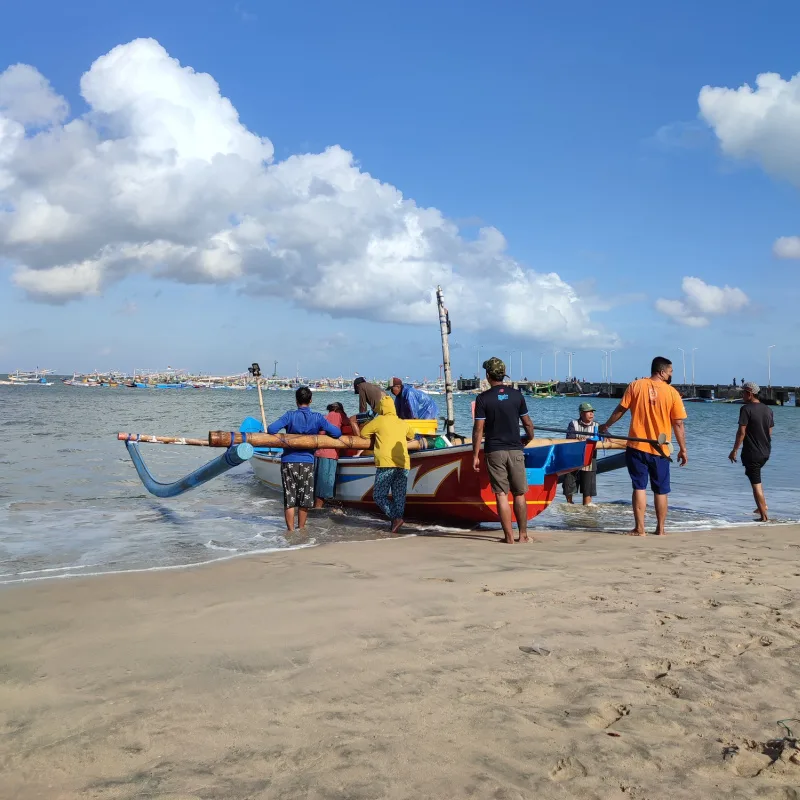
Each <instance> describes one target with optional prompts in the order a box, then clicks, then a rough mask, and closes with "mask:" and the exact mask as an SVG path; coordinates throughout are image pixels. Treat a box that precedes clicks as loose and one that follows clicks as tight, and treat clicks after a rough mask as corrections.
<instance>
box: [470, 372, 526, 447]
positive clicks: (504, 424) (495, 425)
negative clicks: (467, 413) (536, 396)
mask: <svg viewBox="0 0 800 800" xmlns="http://www.w3.org/2000/svg"><path fill="white" fill-rule="evenodd" d="M527 413H528V407H527V405H526V403H525V398H524V397H523V396H522V392H520V391H519V389H515V388H514V387H512V386H506V385H502V384H501V385H498V386H493V387H492V388H491V389H488V390H487V391H485V392H482V393H481V394H479V395H478V399H477V401H476V402H475V419H476V420H481V419H482V420H485V427H484V437H485V441H484V447H483V449H484V452H486V453H491V452H493V451H495V450H522V449H523V448H522V441H521V440H520V435H519V421H520V418H521V417H523V416H525V415H527Z"/></svg>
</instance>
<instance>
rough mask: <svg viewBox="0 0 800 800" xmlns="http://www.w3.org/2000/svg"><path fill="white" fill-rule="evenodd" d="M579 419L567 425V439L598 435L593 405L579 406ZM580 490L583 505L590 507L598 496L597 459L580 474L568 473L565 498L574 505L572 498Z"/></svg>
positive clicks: (582, 404)
mask: <svg viewBox="0 0 800 800" xmlns="http://www.w3.org/2000/svg"><path fill="white" fill-rule="evenodd" d="M578 413H579V417H578V419H571V420H570V421H569V425H567V439H578V438H581V439H584V440H585V439H586V437H588V436H596V435H597V423H596V422H595V421H594V407H593V406H592V404H591V403H581V404H580V405H579V406H578ZM578 490H580V493H581V494H582V495H583V504H584V505H585V506H590V505H591V504H592V498H593V497H595V496H596V495H597V459H596V458H593V459H592V463H591V464H589V466H588V467H583V468H582V469H581V470H580V471H578V472H568V473H567V474H566V475H565V476H564V497H566V499H567V502H568V503H569V504H570V505H571V504H572V496H573V495H574V494H575V492H577V491H578Z"/></svg>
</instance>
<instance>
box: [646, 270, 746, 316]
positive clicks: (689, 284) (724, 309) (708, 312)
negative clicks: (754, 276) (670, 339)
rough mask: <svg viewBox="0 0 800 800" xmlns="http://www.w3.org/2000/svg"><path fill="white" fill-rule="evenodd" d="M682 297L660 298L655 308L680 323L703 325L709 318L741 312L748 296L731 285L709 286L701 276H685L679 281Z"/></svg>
mask: <svg viewBox="0 0 800 800" xmlns="http://www.w3.org/2000/svg"><path fill="white" fill-rule="evenodd" d="M681 289H682V290H683V297H682V298H681V299H680V300H668V299H665V298H659V299H658V300H656V309H657V310H658V311H660V312H661V313H662V314H665V315H666V316H668V317H670V318H671V319H673V320H674V321H675V322H678V323H680V324H681V325H688V326H689V327H691V328H704V327H705V326H706V325H708V324H710V322H711V319H710V318H711V317H714V316H723V315H725V314H733V313H736V312H737V311H741V310H742V309H743V308H744V307H745V306H746V305H748V303H749V302H750V298H749V297H748V296H747V295H746V294H745V293H744V292H743V291H742V290H741V289H737V288H735V287H732V286H711V285H710V284H708V283H706V282H705V281H702V280H700V278H693V277H690V276H687V277H685V278H684V279H683V281H682V283H681Z"/></svg>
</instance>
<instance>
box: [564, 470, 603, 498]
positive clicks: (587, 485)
mask: <svg viewBox="0 0 800 800" xmlns="http://www.w3.org/2000/svg"><path fill="white" fill-rule="evenodd" d="M576 492H580V493H581V494H582V495H583V496H584V497H597V473H596V472H595V471H594V470H592V471H591V472H584V471H583V470H578V472H568V473H567V474H566V475H565V476H564V497H572V495H574V494H575V493H576Z"/></svg>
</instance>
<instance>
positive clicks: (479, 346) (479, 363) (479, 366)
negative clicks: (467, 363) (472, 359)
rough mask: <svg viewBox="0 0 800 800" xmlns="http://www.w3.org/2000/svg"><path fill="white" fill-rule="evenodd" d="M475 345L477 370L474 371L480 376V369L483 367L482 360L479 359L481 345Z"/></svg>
mask: <svg viewBox="0 0 800 800" xmlns="http://www.w3.org/2000/svg"><path fill="white" fill-rule="evenodd" d="M475 347H476V348H477V350H478V371H477V372H476V373H475V374H476V375H477V376H478V377H480V374H481V370H482V369H483V362H482V361H481V348H482V347H483V345H481V344H476V345H475Z"/></svg>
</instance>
